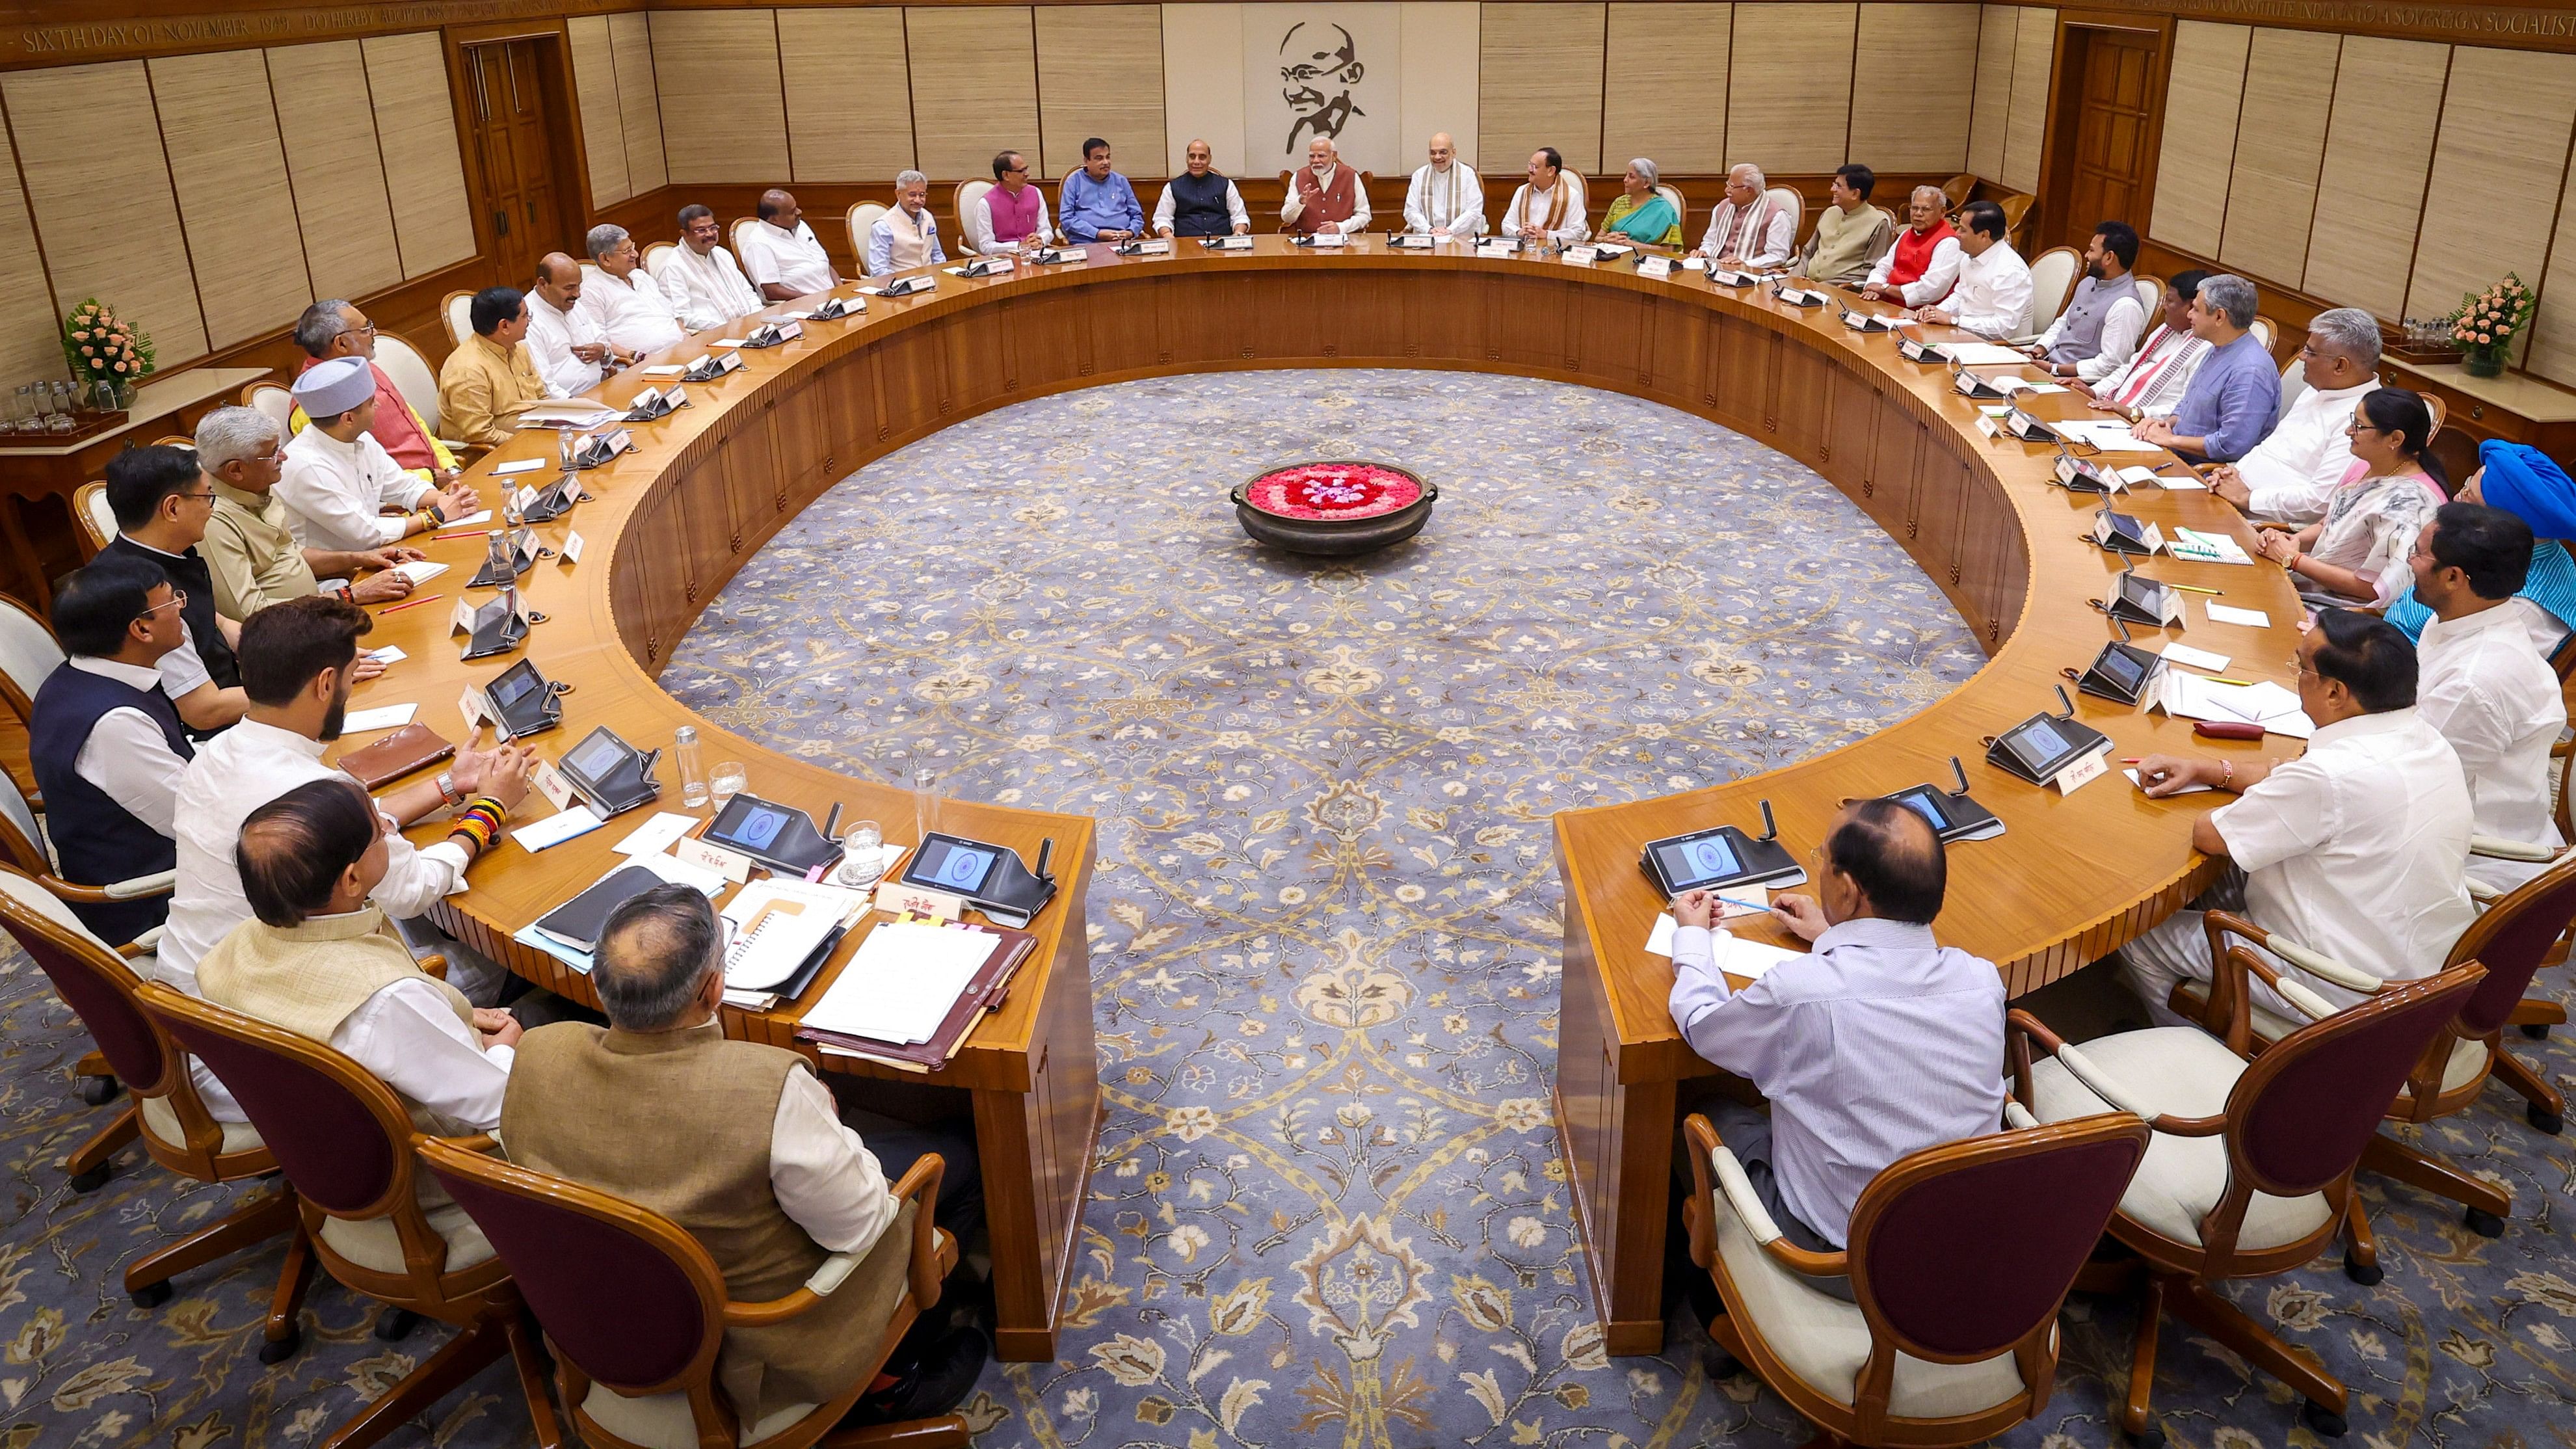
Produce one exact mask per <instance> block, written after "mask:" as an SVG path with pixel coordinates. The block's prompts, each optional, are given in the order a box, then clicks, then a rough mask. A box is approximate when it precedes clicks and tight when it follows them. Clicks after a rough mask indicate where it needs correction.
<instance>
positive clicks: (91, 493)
mask: <svg viewBox="0 0 2576 1449" xmlns="http://www.w3.org/2000/svg"><path fill="white" fill-rule="evenodd" d="M72 517H73V518H74V519H76V520H78V521H79V523H80V530H81V537H82V538H83V539H84V540H86V541H87V542H88V544H89V556H90V557H92V558H95V557H97V556H98V551H99V550H100V549H103V548H105V547H107V546H108V545H109V544H110V543H113V542H115V540H116V532H117V530H116V510H115V509H112V508H110V507H108V506H107V480H106V479H104V478H92V479H91V480H89V481H88V482H86V483H83V484H82V485H80V486H79V487H78V488H75V489H73V490H72Z"/></svg>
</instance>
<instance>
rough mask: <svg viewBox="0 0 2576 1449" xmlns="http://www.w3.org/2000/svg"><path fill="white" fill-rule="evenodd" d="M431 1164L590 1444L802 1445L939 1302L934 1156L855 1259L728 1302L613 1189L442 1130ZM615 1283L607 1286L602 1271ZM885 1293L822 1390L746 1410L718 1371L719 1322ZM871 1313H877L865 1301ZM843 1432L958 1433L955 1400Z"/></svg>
mask: <svg viewBox="0 0 2576 1449" xmlns="http://www.w3.org/2000/svg"><path fill="white" fill-rule="evenodd" d="M419 1150H420V1158H421V1162H422V1164H423V1165H424V1166H425V1167H427V1168H428V1170H429V1171H430V1172H431V1173H433V1174H435V1175H436V1177H437V1178H438V1180H439V1182H440V1184H441V1185H443V1186H444V1187H445V1188H446V1189H447V1191H448V1192H449V1193H450V1194H451V1195H453V1196H454V1197H455V1199H456V1201H457V1202H458V1203H459V1204H461V1205H462V1206H463V1207H464V1208H465V1210H466V1211H467V1212H468V1213H470V1214H472V1215H473V1217H474V1220H475V1222H477V1223H478V1224H480V1225H481V1226H482V1228H483V1231H484V1232H485V1234H486V1235H487V1236H489V1237H490V1239H491V1241H492V1245H493V1247H494V1248H495V1249H497V1250H498V1251H499V1252H500V1255H501V1260H502V1261H503V1262H505V1263H507V1264H508V1265H509V1266H510V1272H511V1274H512V1275H513V1277H515V1278H516V1279H517V1281H518V1285H519V1291H520V1292H521V1293H522V1294H524V1295H525V1296H526V1298H527V1301H528V1306H529V1307H530V1308H532V1309H534V1310H535V1312H536V1314H537V1317H538V1318H539V1319H540V1320H541V1321H543V1322H544V1324H545V1325H546V1335H547V1337H548V1338H549V1339H550V1340H551V1341H552V1343H553V1346H554V1349H555V1372H556V1376H557V1377H556V1382H557V1384H558V1386H559V1387H560V1388H561V1390H562V1392H563V1401H564V1406H565V1409H566V1410H567V1412H569V1413H570V1414H571V1415H572V1421H573V1428H574V1429H575V1430H576V1431H577V1432H578V1433H579V1434H580V1436H581V1440H582V1442H583V1443H585V1444H590V1445H595V1446H598V1449H702V1446H709V1445H724V1446H731V1445H743V1446H750V1449H803V1446H805V1445H809V1444H812V1443H814V1442H816V1441H817V1440H819V1439H821V1438H823V1437H824V1436H825V1435H827V1434H831V1433H832V1432H833V1429H834V1426H835V1425H837V1424H838V1423H839V1422H840V1419H841V1416H842V1415H843V1414H845V1413H847V1412H848V1411H849V1409H850V1406H851V1405H852V1404H854V1403H856V1402H857V1401H858V1398H859V1396H860V1395H861V1394H862V1393H864V1392H865V1391H866V1389H867V1386H868V1383H869V1381H870V1380H872V1379H874V1378H875V1377H876V1374H877V1372H878V1368H879V1366H881V1365H882V1364H883V1363H884V1361H885V1357H886V1355H887V1354H888V1353H890V1352H891V1351H892V1350H893V1348H894V1346H895V1344H896V1343H897V1342H898V1341H899V1340H900V1339H901V1338H902V1337H903V1334H904V1331H905V1330H906V1329H907V1328H910V1327H911V1326H912V1323H913V1320H914V1319H916V1318H918V1317H919V1316H920V1315H921V1314H922V1313H924V1312H926V1311H928V1310H929V1309H930V1308H931V1306H932V1305H934V1304H936V1303H937V1302H938V1301H939V1285H940V1283H941V1281H942V1280H943V1279H945V1278H946V1277H947V1275H948V1271H949V1269H950V1268H952V1267H954V1266H955V1265H956V1261H957V1242H956V1240H955V1239H954V1238H951V1237H950V1236H949V1235H948V1234H947V1233H946V1232H944V1231H941V1230H940V1229H938V1228H937V1227H934V1226H933V1225H932V1223H931V1211H932V1208H933V1206H934V1205H935V1204H936V1203H937V1201H938V1198H939V1176H940V1171H941V1167H942V1163H941V1161H940V1159H939V1157H938V1156H937V1155H936V1154H932V1155H928V1156H925V1157H923V1158H921V1159H920V1160H918V1161H916V1162H915V1163H913V1165H912V1168H911V1170H909V1171H907V1172H906V1173H905V1174H904V1175H903V1180H902V1181H900V1182H897V1183H896V1184H895V1185H894V1189H893V1191H894V1197H895V1201H896V1202H897V1203H898V1204H899V1205H900V1208H899V1211H898V1213H897V1216H896V1218H895V1220H894V1222H893V1223H891V1224H890V1225H888V1227H887V1228H886V1230H885V1234H884V1236H883V1237H881V1238H879V1239H878V1240H877V1245H876V1247H875V1249H874V1250H873V1251H871V1252H870V1253H868V1254H867V1256H866V1257H865V1258H864V1259H862V1258H858V1257H856V1256H855V1255H850V1254H840V1255H835V1257H834V1258H833V1259H829V1260H826V1262H825V1265H824V1269H823V1270H822V1271H820V1272H817V1273H816V1275H815V1279H816V1280H823V1279H825V1278H826V1277H827V1275H845V1276H837V1277H834V1278H832V1280H831V1281H830V1282H829V1283H828V1285H827V1286H826V1287H825V1288H824V1289H823V1290H821V1291H820V1292H818V1291H817V1290H816V1288H815V1287H814V1286H813V1281H812V1280H809V1282H808V1284H807V1285H806V1286H804V1287H800V1288H798V1289H797V1290H796V1291H795V1292H793V1293H790V1294H788V1295H787V1296H786V1297H784V1298H779V1299H775V1300H773V1301H770V1302H767V1303H737V1302H734V1301H733V1300H731V1299H729V1298H728V1297H726V1295H725V1282H724V1274H723V1273H722V1272H721V1271H720V1270H718V1269H717V1267H716V1264H715V1260H714V1259H713V1258H711V1257H709V1256H708V1255H707V1250H706V1249H705V1248H704V1247H702V1246H700V1245H699V1243H698V1240H697V1239H696V1238H694V1237H692V1236H690V1234H689V1232H688V1230H687V1229H685V1228H683V1227H681V1226H680V1225H679V1224H677V1223H675V1222H673V1221H671V1220H670V1219H669V1218H666V1217H664V1216H662V1215H661V1214H659V1213H656V1212H652V1211H650V1210H648V1209H646V1208H643V1207H639V1206H637V1205H636V1204H634V1203H631V1202H628V1201H626V1200H625V1199H623V1198H618V1197H612V1196H610V1195H609V1194H607V1193H604V1192H600V1191H598V1190H597V1189H594V1188H589V1187H584V1186H582V1185H581V1184H579V1183H575V1182H570V1181H567V1180H565V1179H563V1178H560V1177H555V1176H552V1175H550V1174H547V1173H542V1172H534V1171H531V1170H529V1169H527V1168H524V1167H519V1166H516V1165H514V1164H511V1163H508V1162H504V1161H501V1160H499V1159H497V1158H493V1157H488V1156H485V1155H484V1154H482V1153H479V1152H473V1151H470V1150H467V1149H466V1148H464V1147H462V1146H460V1145H459V1144H456V1143H453V1142H447V1141H444V1140H440V1139H436V1138H427V1139H423V1140H422V1142H421V1144H420V1149H419ZM603 1283H614V1284H616V1285H617V1291H616V1292H615V1293H614V1294H603V1293H601V1291H600V1285H601V1284H603ZM824 1293H830V1294H832V1295H835V1296H837V1295H840V1294H845V1293H858V1294H865V1295H869V1301H871V1302H875V1301H879V1300H882V1301H883V1302H884V1304H885V1311H886V1318H885V1323H886V1327H885V1329H884V1332H883V1334H882V1336H881V1337H880V1340H879V1343H878V1347H877V1349H876V1352H875V1355H874V1357H873V1361H872V1362H871V1364H870V1367H869V1369H868V1371H867V1372H865V1373H861V1374H859V1375H857V1376H855V1377H854V1378H853V1379H852V1380H851V1381H850V1384H849V1387H848V1389H847V1390H846V1391H845V1392H843V1393H842V1394H840V1395H838V1396H836V1397H835V1398H834V1399H833V1400H832V1401H830V1402H829V1403H823V1404H809V1405H789V1406H787V1407H786V1408H783V1409H779V1410H776V1411H773V1412H772V1413H771V1414H769V1415H768V1416H767V1417H766V1418H764V1419H762V1420H760V1421H759V1422H757V1423H752V1424H744V1423H743V1422H741V1420H740V1418H739V1417H738V1416H737V1415H736V1414H735V1412H734V1407H733V1404H732V1402H731V1401H730V1400H729V1399H727V1398H726V1396H725V1393H724V1390H723V1389H722V1387H721V1386H720V1385H719V1384H718V1383H717V1381H716V1363H717V1356H718V1353H719V1351H720V1350H721V1349H722V1348H723V1345H724V1335H725V1330H726V1329H727V1328H728V1327H752V1326H757V1325H766V1324H773V1323H783V1322H787V1321H789V1320H792V1319H794V1318H795V1317H796V1316H797V1315H798V1314H800V1313H804V1312H806V1311H808V1310H810V1309H812V1308H813V1307H814V1306H815V1305H816V1304H819V1303H821V1302H822V1301H823V1294H824ZM871 1316H873V1315H871ZM833 1442H834V1443H835V1444H836V1445H839V1444H857V1443H900V1444H902V1445H905V1446H908V1449H933V1446H951V1445H963V1444H964V1443H965V1442H966V1424H965V1421H964V1420H963V1419H960V1418H958V1417H957V1416H956V1415H953V1414H951V1415H945V1416H942V1417H940V1418H936V1419H922V1420H915V1421H912V1422H910V1423H905V1424H888V1425H884V1426H881V1427H878V1428H874V1429H870V1430H866V1431H863V1432H862V1433H860V1434H858V1435H854V1436H853V1435H842V1436H836V1437H835V1438H834V1440H833Z"/></svg>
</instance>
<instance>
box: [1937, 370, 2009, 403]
mask: <svg viewBox="0 0 2576 1449" xmlns="http://www.w3.org/2000/svg"><path fill="white" fill-rule="evenodd" d="M1950 390H1951V391H1952V392H1955V393H1957V394H1958V395H1959V396H1961V397H2010V396H2012V394H2011V393H2009V392H2007V391H2005V390H2004V389H2002V388H2000V387H1997V386H1995V380H1994V379H1993V378H1990V377H1987V376H1985V375H1984V374H1982V373H1975V372H1970V371H1969V370H1967V369H1966V368H1964V367H1961V366H1959V365H1958V364H1956V363H1952V364H1951V370H1950Z"/></svg>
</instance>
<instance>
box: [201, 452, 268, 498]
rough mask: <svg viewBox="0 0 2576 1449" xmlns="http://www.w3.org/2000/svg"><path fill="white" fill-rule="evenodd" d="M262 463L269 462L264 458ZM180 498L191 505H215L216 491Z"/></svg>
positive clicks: (208, 490) (210, 490) (211, 490)
mask: <svg viewBox="0 0 2576 1449" xmlns="http://www.w3.org/2000/svg"><path fill="white" fill-rule="evenodd" d="M280 456H283V454H281V455H280ZM261 461H262V462H266V461H267V459H266V458H265V457H263V458H262V459H261ZM179 496H180V497H181V498H185V499H187V500H188V501H189V502H191V503H207V504H211V503H213V502H214V501H215V490H213V489H212V488H209V489H207V490H206V491H205V492H203V493H182V494H180V495H179Z"/></svg>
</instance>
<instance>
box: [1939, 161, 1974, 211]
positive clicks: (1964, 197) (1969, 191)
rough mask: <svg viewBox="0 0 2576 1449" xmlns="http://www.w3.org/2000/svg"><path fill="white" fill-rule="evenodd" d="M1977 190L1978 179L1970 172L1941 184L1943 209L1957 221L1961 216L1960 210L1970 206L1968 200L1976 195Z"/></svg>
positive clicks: (1962, 173)
mask: <svg viewBox="0 0 2576 1449" xmlns="http://www.w3.org/2000/svg"><path fill="white" fill-rule="evenodd" d="M1976 190H1977V178H1976V177H1975V176H1974V175H1972V174H1970V173H1968V172H1965V171H1962V172H1960V173H1959V174H1958V175H1956V176H1953V177H1951V178H1950V179H1949V180H1947V181H1944V182H1942V183H1941V200H1942V202H1943V206H1942V208H1941V209H1942V210H1944V211H1946V212H1948V213H1949V214H1950V215H1951V217H1952V218H1954V219H1955V218H1956V217H1957V216H1958V215H1959V208H1960V207H1963V206H1965V205H1967V204H1968V198H1969V197H1970V196H1973V195H1975V194H1976Z"/></svg>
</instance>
